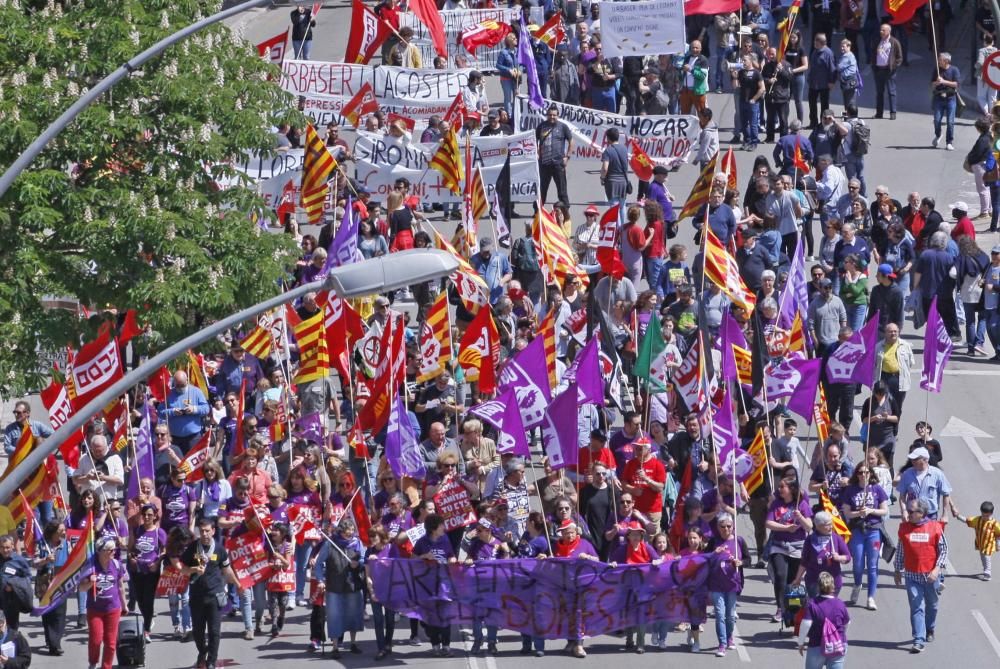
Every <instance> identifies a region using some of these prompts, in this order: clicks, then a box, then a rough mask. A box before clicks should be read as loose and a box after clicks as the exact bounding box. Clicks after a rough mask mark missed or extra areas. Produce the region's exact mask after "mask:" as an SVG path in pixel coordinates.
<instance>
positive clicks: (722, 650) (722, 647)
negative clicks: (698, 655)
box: [715, 643, 726, 657]
mask: <svg viewBox="0 0 1000 669" xmlns="http://www.w3.org/2000/svg"><path fill="white" fill-rule="evenodd" d="M715 656H716V657H725V656H726V644H724V643H720V644H719V647H718V648H716V649H715Z"/></svg>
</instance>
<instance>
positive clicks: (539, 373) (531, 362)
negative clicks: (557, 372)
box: [497, 337, 552, 430]
mask: <svg viewBox="0 0 1000 669" xmlns="http://www.w3.org/2000/svg"><path fill="white" fill-rule="evenodd" d="M548 369H549V368H548V367H547V366H546V365H545V342H544V341H543V340H542V337H535V338H534V339H532V340H531V343H530V344H528V345H527V346H525V347H524V348H523V349H521V350H520V351H518V352H517V354H516V355H515V356H514V357H513V358H511V359H510V360H509V361H508V362H507V364H506V365H504V367H503V369H501V370H500V380H499V381H498V383H497V389H498V390H499V391H500V392H503V391H504V390H507V389H508V388H513V389H514V390H515V391H516V392H517V406H518V407H520V408H521V420H522V421H523V422H524V427H525V428H527V429H529V430H530V429H531V428H533V427H536V426H537V425H539V424H540V423H541V422H542V416H543V415H544V413H545V407H546V406H548V404H549V400H550V399H552V389H551V388H549V371H548Z"/></svg>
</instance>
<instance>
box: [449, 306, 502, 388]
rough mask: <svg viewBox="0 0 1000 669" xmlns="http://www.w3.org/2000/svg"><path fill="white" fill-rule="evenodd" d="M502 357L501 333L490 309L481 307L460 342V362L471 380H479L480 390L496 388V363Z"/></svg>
mask: <svg viewBox="0 0 1000 669" xmlns="http://www.w3.org/2000/svg"><path fill="white" fill-rule="evenodd" d="M499 358H500V335H499V333H498V332H497V326H496V323H494V322H493V315H492V313H491V312H490V310H489V309H480V310H479V313H477V314H476V317H475V318H473V319H472V322H471V323H469V327H468V329H467V330H466V331H465V334H464V335H462V341H461V342H460V343H459V354H458V364H460V365H461V366H462V368H463V369H464V370H465V371H466V377H467V378H468V379H469V380H470V381H474V380H478V381H479V392H480V393H483V394H486V395H488V394H490V393H492V392H493V391H495V390H496V386H497V376H496V365H497V363H498V362H499Z"/></svg>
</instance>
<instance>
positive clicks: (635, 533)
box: [608, 520, 663, 655]
mask: <svg viewBox="0 0 1000 669" xmlns="http://www.w3.org/2000/svg"><path fill="white" fill-rule="evenodd" d="M608 562H609V563H610V564H611V566H612V567H617V566H618V565H619V564H661V563H662V562H663V560H662V558H660V554H659V553H657V552H656V549H655V548H653V547H652V546H651V545H650V544H649V543H648V542H647V541H646V529H645V528H644V527H643V526H642V523H640V522H638V521H635V520H633V521H631V522H629V524H628V531H627V532H626V533H625V543H623V544H621V545H620V546H618V547H617V548H615V549H614V550H613V551H612V552H611V555H610V556H609V558H608ZM633 637H634V639H635V640H634V641H633ZM625 650H626V651H628V650H634V651H635V652H636V653H637V654H639V655H642V654H643V653H645V652H646V625H645V624H640V625H634V626H632V627H627V628H626V629H625Z"/></svg>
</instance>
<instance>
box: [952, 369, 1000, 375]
mask: <svg viewBox="0 0 1000 669" xmlns="http://www.w3.org/2000/svg"><path fill="white" fill-rule="evenodd" d="M944 375H945V376H1000V369H945V370H944Z"/></svg>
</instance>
